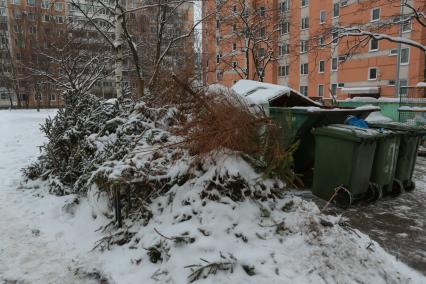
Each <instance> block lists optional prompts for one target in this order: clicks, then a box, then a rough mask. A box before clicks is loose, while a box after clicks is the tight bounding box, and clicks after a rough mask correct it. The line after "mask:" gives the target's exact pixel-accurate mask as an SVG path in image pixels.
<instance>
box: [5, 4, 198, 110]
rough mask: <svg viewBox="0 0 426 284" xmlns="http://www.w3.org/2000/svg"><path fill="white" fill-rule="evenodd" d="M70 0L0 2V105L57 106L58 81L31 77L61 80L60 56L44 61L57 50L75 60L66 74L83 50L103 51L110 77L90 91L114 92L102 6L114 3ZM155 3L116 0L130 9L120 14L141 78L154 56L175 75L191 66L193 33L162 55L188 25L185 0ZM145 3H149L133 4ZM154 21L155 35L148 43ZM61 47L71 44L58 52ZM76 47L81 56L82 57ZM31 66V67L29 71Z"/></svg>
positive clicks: (129, 73) (130, 76) (133, 82)
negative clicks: (132, 42) (140, 68)
mask: <svg viewBox="0 0 426 284" xmlns="http://www.w3.org/2000/svg"><path fill="white" fill-rule="evenodd" d="M101 2H102V3H101ZM75 3H78V7H79V8H77V7H76V6H75V5H73V4H72V1H67V0H0V63H1V65H0V107H9V106H11V105H12V106H16V107H36V106H40V107H58V106H61V105H62V104H63V101H62V100H61V97H60V96H59V90H58V86H57V85H55V84H54V83H52V82H49V80H47V79H46V78H42V76H35V75H34V73H36V74H38V73H41V72H38V71H45V73H49V74H52V77H56V78H65V77H66V74H65V75H64V74H63V73H64V70H63V69H64V68H62V69H61V68H60V67H58V66H57V65H58V64H61V62H59V61H56V62H55V60H49V56H51V57H52V58H53V57H55V59H58V58H60V57H61V55H60V54H58V52H59V50H61V49H62V52H63V53H66V54H67V56H71V57H75V59H76V60H75V61H76V62H79V63H78V64H80V65H81V66H78V64H77V65H76V66H74V67H75V68H74V69H73V72H79V70H81V69H82V68H84V64H85V61H84V58H86V57H90V56H91V55H90V54H93V55H95V54H96V55H98V56H99V55H101V57H102V56H103V57H102V58H103V59H104V60H103V61H105V62H106V61H107V60H108V64H107V65H108V67H107V68H106V69H105V73H107V74H110V75H108V76H105V77H104V78H103V79H102V80H99V81H98V82H97V83H96V84H95V85H93V88H92V89H91V92H92V93H94V94H95V95H98V96H100V97H104V98H110V97H114V96H115V91H116V89H115V78H114V76H113V72H112V71H113V68H114V52H113V50H112V47H111V44H110V42H114V22H115V18H114V15H113V14H112V12H111V9H109V8H107V7H114V5H115V1H110V0H105V1H90V0H81V1H76V2H75ZM155 3H157V1H151V0H123V1H120V5H122V7H123V8H124V9H125V10H134V11H131V12H128V13H126V24H127V30H128V32H129V34H130V36H131V37H132V40H133V41H134V42H135V45H136V48H137V52H138V54H139V60H140V66H142V67H143V69H142V70H141V73H142V77H143V79H144V80H145V81H147V82H148V81H149V79H150V74H151V73H152V69H153V64H154V63H155V62H154V61H153V59H155V58H157V57H159V56H161V57H162V62H163V63H162V64H161V66H160V67H159V68H160V69H161V68H164V69H167V70H169V69H170V71H174V72H176V73H178V72H180V70H183V69H184V70H192V72H193V69H194V65H195V62H194V60H195V59H194V57H195V52H194V46H193V45H194V40H193V37H187V38H185V39H184V40H179V41H176V43H173V44H172V47H171V48H170V49H168V52H165V54H163V51H164V50H165V48H166V46H168V44H169V42H170V41H171V40H174V38H176V37H179V36H180V35H183V34H185V33H187V32H189V31H190V30H191V29H192V25H193V17H194V16H193V13H194V10H193V5H192V4H190V3H183V4H179V5H178V4H176V5H177V8H176V9H172V8H171V7H170V6H166V5H165V4H163V6H164V7H163V6H162V7H161V9H160V8H158V6H156V5H154V4H155ZM173 3H174V2H173ZM176 3H177V2H176ZM148 4H151V6H152V8H150V9H143V10H141V9H138V8H139V7H141V6H143V5H148ZM148 6H149V5H148ZM112 10H113V9H112ZM163 11H164V13H163ZM160 12H161V13H160ZM172 12H173V13H174V14H173V13H172ZM159 15H164V17H166V18H165V21H164V22H163V23H160V20H161V19H163V18H164V17H163V18H159ZM87 17H90V18H91V20H88V18H87ZM95 25H96V27H95ZM160 25H161V29H162V30H161V36H162V38H161V41H160V43H159V44H156V43H157V42H158V40H157V39H158V34H159V26H160ZM104 36H107V37H108V38H109V39H110V42H108V41H107V40H105V37H104ZM71 41H72V45H71V44H70V42H71ZM62 45H64V46H67V47H68V48H69V47H71V49H74V50H71V51H69V50H65V51H64V49H63V48H62V47H61V46H62ZM124 46H127V44H125V45H124ZM83 51H84V53H85V54H84V56H86V57H83V55H82V53H83ZM87 51H88V52H87ZM73 52H74V53H73ZM124 53H125V55H126V56H125V57H124V62H123V63H124V64H123V65H124V66H123V75H124V76H123V77H124V81H125V82H124V88H125V89H132V88H133V89H137V87H138V84H139V83H140V82H138V76H136V75H137V73H135V72H136V71H135V67H134V64H133V63H132V62H131V61H132V60H134V58H133V56H132V54H131V52H130V51H129V50H125V52H124ZM77 58H78V59H77ZM105 62H104V63H105ZM164 66H166V67H164ZM35 69H38V70H36V72H34V70H35ZM65 80H66V79H65Z"/></svg>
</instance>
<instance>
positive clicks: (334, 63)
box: [331, 57, 339, 71]
mask: <svg viewBox="0 0 426 284" xmlns="http://www.w3.org/2000/svg"><path fill="white" fill-rule="evenodd" d="M338 66H339V59H338V58H337V57H333V59H331V71H337V68H338Z"/></svg>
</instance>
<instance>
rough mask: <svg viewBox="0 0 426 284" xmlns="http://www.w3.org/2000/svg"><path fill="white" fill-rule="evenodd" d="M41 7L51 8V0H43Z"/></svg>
mask: <svg viewBox="0 0 426 284" xmlns="http://www.w3.org/2000/svg"><path fill="white" fill-rule="evenodd" d="M41 8H42V9H49V0H41Z"/></svg>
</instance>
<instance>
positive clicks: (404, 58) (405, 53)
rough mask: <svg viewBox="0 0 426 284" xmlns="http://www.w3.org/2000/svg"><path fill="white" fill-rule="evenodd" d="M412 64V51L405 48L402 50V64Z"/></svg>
mask: <svg viewBox="0 0 426 284" xmlns="http://www.w3.org/2000/svg"><path fill="white" fill-rule="evenodd" d="M409 62H410V49H409V48H403V49H401V64H404V65H406V64H408V63H409Z"/></svg>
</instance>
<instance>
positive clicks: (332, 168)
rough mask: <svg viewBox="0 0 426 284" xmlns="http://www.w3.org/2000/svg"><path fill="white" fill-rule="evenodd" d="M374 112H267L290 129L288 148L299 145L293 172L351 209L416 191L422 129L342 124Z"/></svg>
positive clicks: (322, 195) (321, 193) (327, 197)
mask: <svg viewBox="0 0 426 284" xmlns="http://www.w3.org/2000/svg"><path fill="white" fill-rule="evenodd" d="M372 111H374V110H372V109H370V110H368V109H331V110H330V109H328V110H327V109H309V108H269V113H270V116H271V117H272V118H273V119H275V120H276V121H277V122H278V123H279V124H281V126H282V127H283V128H285V130H286V131H287V133H288V135H287V140H286V141H283V144H284V145H285V146H286V145H289V144H290V143H293V142H294V141H298V143H299V147H298V149H297V150H296V152H295V153H294V160H295V171H296V173H297V174H299V175H301V177H302V179H303V182H304V185H305V187H312V191H313V193H314V194H315V195H317V196H318V197H320V198H323V199H325V200H331V199H332V200H334V201H335V202H336V203H337V205H338V206H340V207H348V206H350V205H351V204H352V203H353V202H355V201H358V200H367V201H375V200H377V199H379V198H380V197H381V196H382V195H384V194H390V195H393V196H396V195H398V194H400V193H401V192H402V191H403V190H405V191H411V190H413V189H414V188H415V184H414V182H413V180H412V176H413V171H414V166H415V162H416V157H417V151H418V147H419V145H420V142H421V138H422V136H424V135H425V134H426V131H425V130H424V129H421V128H419V127H414V126H408V125H405V124H401V123H397V122H390V123H370V124H369V125H368V126H367V127H359V126H354V125H346V124H344V123H345V121H346V120H347V118H348V117H357V118H359V119H365V118H366V117H367V116H368V115H369V114H370V113H371V112H372Z"/></svg>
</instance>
